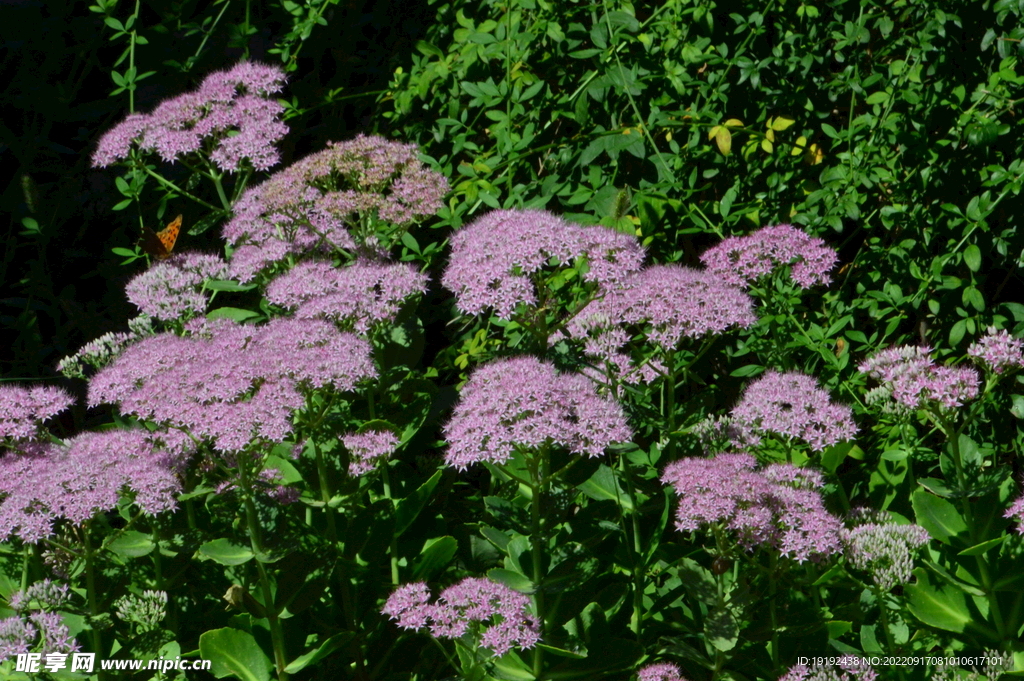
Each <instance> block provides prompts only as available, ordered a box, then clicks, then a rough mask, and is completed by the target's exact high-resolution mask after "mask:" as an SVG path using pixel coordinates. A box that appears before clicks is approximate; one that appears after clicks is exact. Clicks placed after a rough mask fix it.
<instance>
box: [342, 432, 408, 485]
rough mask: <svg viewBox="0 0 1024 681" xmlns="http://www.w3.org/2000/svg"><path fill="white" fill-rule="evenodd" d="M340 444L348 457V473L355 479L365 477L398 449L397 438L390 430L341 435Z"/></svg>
mask: <svg viewBox="0 0 1024 681" xmlns="http://www.w3.org/2000/svg"><path fill="white" fill-rule="evenodd" d="M341 443H342V444H343V445H345V448H346V449H347V450H348V453H349V456H350V460H349V464H348V473H349V475H351V476H353V477H356V476H359V475H366V474H367V473H369V472H370V471H372V470H373V469H374V468H376V467H377V464H378V463H380V462H381V461H387V459H388V457H389V456H391V454H392V453H393V452H394V451H395V449H396V448H397V447H398V436H397V435H395V434H394V433H392V432H391V431H390V430H367V431H364V432H362V433H349V434H348V435H343V436H342V437H341Z"/></svg>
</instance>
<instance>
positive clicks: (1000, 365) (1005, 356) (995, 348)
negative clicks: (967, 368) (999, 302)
mask: <svg viewBox="0 0 1024 681" xmlns="http://www.w3.org/2000/svg"><path fill="white" fill-rule="evenodd" d="M967 354H968V355H970V356H971V357H973V358H974V359H975V360H977V361H978V363H979V364H981V365H982V366H985V367H988V368H989V369H991V370H992V372H993V373H997V374H1001V373H1003V372H1004V371H1012V370H1014V369H1019V368H1020V367H1024V341H1022V340H1021V339H1020V338H1014V337H1013V336H1011V335H1010V334H1009V333H1007V332H1006V331H1002V330H999V329H996V328H995V327H994V326H990V327H989V328H988V332H987V333H986V334H985V335H984V336H983V337H981V338H979V339H978V340H977V341H975V342H974V343H972V344H971V346H970V347H969V348H967Z"/></svg>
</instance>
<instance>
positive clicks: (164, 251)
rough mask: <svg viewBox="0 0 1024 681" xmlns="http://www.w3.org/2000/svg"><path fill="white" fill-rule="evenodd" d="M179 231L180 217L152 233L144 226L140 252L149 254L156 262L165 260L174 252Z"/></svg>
mask: <svg viewBox="0 0 1024 681" xmlns="http://www.w3.org/2000/svg"><path fill="white" fill-rule="evenodd" d="M180 231H181V216H180V215H179V216H178V217H176V218H174V219H173V220H171V222H170V224H169V225H167V226H166V227H164V228H163V229H161V230H160V231H159V232H154V231H153V230H151V229H150V228H149V227H146V226H145V225H143V226H142V250H144V251H146V253H149V254H150V255H151V256H153V257H154V258H156V259H157V260H167V258H169V257H171V251H173V250H174V242H175V241H177V240H178V233H179V232H180Z"/></svg>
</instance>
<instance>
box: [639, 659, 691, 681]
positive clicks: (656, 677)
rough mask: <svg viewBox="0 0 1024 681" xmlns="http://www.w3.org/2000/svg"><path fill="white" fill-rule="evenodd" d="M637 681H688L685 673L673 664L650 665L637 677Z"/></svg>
mask: <svg viewBox="0 0 1024 681" xmlns="http://www.w3.org/2000/svg"><path fill="white" fill-rule="evenodd" d="M636 681H686V679H685V678H684V677H683V672H682V671H681V670H680V669H679V667H678V666H677V665H674V664H672V663H671V662H662V663H661V664H649V665H647V666H646V667H643V668H642V669H641V670H640V671H639V672H637V675H636Z"/></svg>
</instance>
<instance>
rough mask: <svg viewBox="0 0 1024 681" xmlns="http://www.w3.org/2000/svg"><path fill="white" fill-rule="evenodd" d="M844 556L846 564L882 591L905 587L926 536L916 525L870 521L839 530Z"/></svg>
mask: <svg viewBox="0 0 1024 681" xmlns="http://www.w3.org/2000/svg"><path fill="white" fill-rule="evenodd" d="M842 536H843V544H844V545H845V547H846V551H845V552H844V555H845V556H846V560H847V561H849V563H850V565H852V566H853V567H855V568H857V569H858V570H863V571H865V572H867V573H868V574H869V575H870V576H871V580H872V581H873V582H874V583H875V584H877V585H878V587H879V588H881V589H882V590H883V591H890V590H892V589H893V588H894V587H896V586H898V585H900V584H906V583H907V582H909V581H910V578H911V577H912V574H911V573H912V571H913V569H914V553H915V552H916V551H917V550H918V549H920V548H921V547H923V546H925V545H926V544H927V543H928V541H929V540H930V537H929V535H928V531H927V530H925V529H924V528H923V527H921V526H919V525H897V524H894V523H891V522H880V523H875V522H870V523H864V524H862V525H858V526H857V527H854V528H853V529H849V530H843V535H842Z"/></svg>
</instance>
